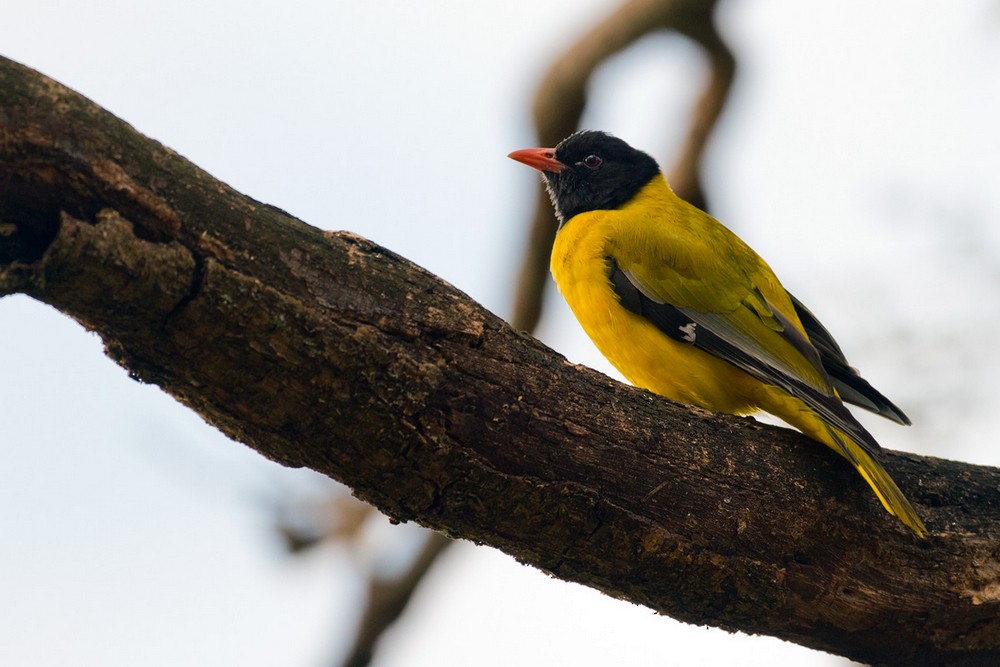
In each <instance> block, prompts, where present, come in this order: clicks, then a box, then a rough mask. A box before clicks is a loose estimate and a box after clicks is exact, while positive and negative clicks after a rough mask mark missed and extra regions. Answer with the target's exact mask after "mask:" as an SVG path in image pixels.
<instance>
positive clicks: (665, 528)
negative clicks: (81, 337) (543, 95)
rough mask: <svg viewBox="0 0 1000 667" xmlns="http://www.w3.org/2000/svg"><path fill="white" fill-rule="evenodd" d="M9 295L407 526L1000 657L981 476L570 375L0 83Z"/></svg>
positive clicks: (850, 628)
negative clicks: (901, 518)
mask: <svg viewBox="0 0 1000 667" xmlns="http://www.w3.org/2000/svg"><path fill="white" fill-rule="evenodd" d="M0 229H2V230H4V232H3V235H2V236H0V294H6V293H11V292H15V291H20V292H23V293H25V294H29V295H31V296H33V297H35V298H37V299H40V300H42V301H45V302H46V303H49V304H52V305H53V306H55V307H57V308H58V309H60V310H61V311H63V312H64V313H67V314H69V315H71V316H72V317H74V318H76V319H77V320H78V321H80V322H82V323H83V324H84V325H85V326H87V327H88V328H90V329H92V330H94V331H96V332H98V333H99V334H100V335H101V336H102V338H103V339H104V341H105V344H106V348H107V353H108V354H109V356H111V357H112V358H113V359H115V360H116V361H117V362H118V363H120V364H121V365H122V366H124V367H125V368H126V369H128V371H129V372H130V373H131V374H132V376H133V377H135V378H137V379H139V380H141V381H144V382H152V383H155V384H157V385H159V386H160V387H162V388H163V389H164V391H166V392H168V393H169V394H171V395H172V396H174V397H175V398H177V400H179V401H181V402H183V403H184V404H185V405H188V406H190V407H191V408H192V409H194V410H196V411H197V412H198V413H199V414H200V415H202V416H203V417H204V418H205V419H206V420H207V421H208V422H209V423H211V424H213V425H215V426H216V427H218V428H219V429H220V430H222V431H223V432H224V433H226V434H227V435H229V436H230V437H232V438H233V439H235V440H239V441H241V442H244V443H246V444H247V445H249V446H251V447H253V448H254V449H256V450H257V451H259V452H261V453H262V454H264V455H265V456H267V457H269V458H271V459H273V460H275V461H278V462H280V463H283V464H285V465H289V466H308V467H310V468H313V469H315V470H318V471H320V472H322V473H324V474H327V475H329V476H331V477H333V478H335V479H338V480H341V481H343V482H345V483H346V484H348V485H350V486H351V487H352V488H353V489H354V491H355V493H356V494H357V495H358V496H359V497H360V498H362V499H364V500H367V501H368V502H371V503H372V504H374V505H376V506H377V507H378V508H379V509H381V510H382V511H383V512H385V513H386V514H388V515H389V516H391V517H394V518H396V519H398V520H400V521H409V520H413V521H418V522H419V523H421V524H423V525H426V526H429V527H431V528H434V529H436V530H439V531H442V532H445V533H447V534H449V535H451V536H455V537H463V538H465V539H469V540H472V541H475V542H479V543H485V544H489V545H492V546H495V547H497V548H499V549H502V550H503V551H506V552H507V553H509V554H512V555H514V556H515V557H517V558H518V559H520V560H521V561H523V562H525V563H529V564H531V565H534V566H535V567H538V568H540V569H542V570H544V571H546V572H549V573H551V574H552V575H553V576H556V577H559V578H561V579H565V580H568V581H576V582H580V583H583V584H586V585H588V586H592V587H594V588H597V589H599V590H602V591H604V592H606V593H607V594H609V595H612V596H615V597H619V598H623V599H628V600H631V601H633V602H636V603H638V604H643V605H646V606H649V607H650V608H652V609H655V610H657V611H659V612H661V613H664V614H669V615H670V616H673V617H675V618H678V619H680V620H683V621H687V622H690V623H697V624H709V625H714V626H718V627H722V628H726V629H729V630H743V631H745V632H750V633H763V634H769V635H774V636H776V637H781V638H784V639H787V640H790V641H794V642H797V643H800V644H803V645H805V646H810V647H814V648H818V649H822V650H827V651H831V652H834V653H838V654H841V655H845V656H847V657H850V658H853V659H855V660H861V661H865V662H874V663H881V662H885V663H906V664H931V663H934V664H941V663H952V664H962V663H965V664H983V663H984V662H989V661H997V660H1000V614H998V611H1000V564H998V553H1000V521H998V520H1000V470H996V469H992V468H985V467H980V466H972V465H967V464H961V463H955V462H951V461H944V460H938V459H931V458H922V457H917V456H912V455H903V454H893V453H888V454H887V456H886V465H887V468H888V469H889V470H890V471H891V473H892V475H893V477H894V478H895V479H896V480H897V481H898V482H899V484H900V486H901V487H902V488H903V489H904V490H905V492H906V493H907V495H908V497H909V498H910V499H911V500H912V501H913V502H914V503H915V504H916V505H917V506H918V507H919V511H920V513H921V515H922V516H923V517H924V519H925V520H926V522H927V525H928V527H929V528H930V529H931V531H932V534H931V536H930V537H929V538H928V539H926V540H918V539H915V538H914V537H913V535H912V534H911V533H910V532H909V531H907V530H906V529H905V528H903V527H902V526H901V525H899V523H898V522H897V521H895V520H894V519H893V518H892V517H890V516H888V515H887V514H886V513H885V512H884V511H882V509H881V507H879V506H878V504H877V501H875V499H874V498H873V497H872V495H871V494H870V493H869V492H868V489H867V487H866V485H865V484H864V482H863V481H862V480H861V479H860V478H858V477H857V475H855V474H854V473H853V472H852V470H850V468H849V466H848V465H846V464H845V463H844V462H843V461H842V460H841V459H839V458H838V457H837V456H836V455H835V454H834V453H833V452H830V451H828V450H827V449H826V448H824V447H820V446H817V445H816V444H815V443H813V442H812V441H809V440H807V439H805V438H804V437H803V436H801V435H799V434H797V433H795V432H792V431H788V430H785V429H779V428H774V427H769V426H763V425H760V424H757V423H756V422H754V421H752V420H749V419H740V418H736V417H728V416H720V415H713V414H710V413H707V412H705V411H702V410H698V409H695V408H691V407H687V406H682V405H678V404H674V403H671V402H669V401H666V400H664V399H662V398H659V397H656V396H653V395H650V394H648V393H646V392H642V391H639V390H636V389H633V388H630V387H626V386H624V385H622V384H620V383H618V382H614V381H612V380H610V379H608V378H606V377H604V376H602V375H600V374H599V373H596V372H593V371H591V370H588V369H586V368H580V367H575V366H572V365H570V364H568V363H567V362H566V361H565V360H564V359H562V358H561V357H559V356H558V355H557V354H555V353H553V352H552V351H551V350H549V349H548V348H546V347H545V346H544V345H542V344H541V343H539V342H538V341H536V340H534V339H533V338H530V337H528V336H525V335H522V334H519V333H518V332H517V331H515V330H513V329H512V328H511V327H509V326H508V325H506V324H505V323H504V322H503V321H501V320H500V319H499V318H497V317H495V316H494V315H492V314H491V313H489V312H487V311H486V310H485V309H483V308H482V307H480V306H479V305H477V304H476V303H474V302H473V301H471V300H470V299H469V298H468V297H467V296H466V295H464V294H462V293H461V292H460V291H458V290H456V289H455V288H453V287H451V286H450V285H448V284H446V283H444V282H443V281H441V280H440V279H438V278H436V277H434V276H433V275H430V274H429V273H427V272H426V271H424V270H422V269H420V268H419V267H417V266H414V265H413V264H411V263H410V262H408V261H406V260H404V259H402V258H401V257H399V256H397V255H395V254H393V253H392V252H390V251H388V250H386V249H384V248H381V247H379V246H377V245H375V244H373V243H371V242H369V241H366V240H364V239H362V238H359V237H357V236H355V235H353V234H350V233H347V232H337V233H328V234H324V233H322V232H320V231H319V230H317V229H315V228H313V227H310V226H308V225H306V224H305V223H303V222H301V221H299V220H296V219H295V218H292V217H291V216H289V215H287V214H285V213H284V212H282V211H280V210H278V209H276V208H274V207H271V206H267V205H265V204H261V203H259V202H256V201H254V200H252V199H250V198H249V197H246V196H244V195H241V194H239V193H237V192H235V191H233V190H232V189H230V188H229V187H228V186H226V185H224V184H222V183H219V182H218V181H216V180H214V179H212V178H211V176H209V175H208V174H206V173H205V172H203V171H201V170H199V169H198V168H197V167H195V166H194V165H192V164H191V163H189V162H187V161H186V160H184V159H183V158H181V157H180V156H178V155H177V154H176V153H173V152H172V151H170V150H169V149H166V148H164V147H163V146H161V145H160V144H158V143H156V142H155V141H152V140H150V139H147V138H146V137H143V136H142V135H140V134H139V133H138V132H136V131H135V130H134V129H132V128H131V127H130V126H128V125H127V124H125V123H123V122H122V121H120V120H118V119H116V118H115V117H113V116H112V115H111V114H109V113H107V112H106V111H104V110H102V109H100V108H98V107H97V106H95V105H94V104H92V103H91V102H89V101H88V100H86V99H84V98H83V97H81V96H79V95H77V94H75V93H73V92H72V91H70V90H68V89H66V88H64V87H62V86H61V85H59V84H57V83H55V82H53V81H51V80H50V79H47V78H45V77H43V76H41V75H39V74H37V73H35V72H33V71H31V70H29V69H27V68H25V67H22V66H20V65H17V64H15V63H12V62H10V61H6V60H0Z"/></svg>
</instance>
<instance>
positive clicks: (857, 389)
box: [788, 294, 911, 425]
mask: <svg viewBox="0 0 1000 667" xmlns="http://www.w3.org/2000/svg"><path fill="white" fill-rule="evenodd" d="M788 296H789V298H791V300H792V305H793V306H794V307H795V314H796V315H798V317H799V321H800V322H801V323H802V326H803V328H805V330H806V334H807V335H808V336H809V340H810V342H812V344H813V346H814V347H815V348H816V350H817V351H818V352H819V357H820V361H821V362H822V364H823V368H825V369H826V372H827V374H828V375H829V376H830V381H831V382H832V383H833V386H834V388H836V390H837V393H838V394H840V398H842V399H843V400H844V401H846V402H848V403H851V404H853V405H856V406H858V407H860V408H864V409H865V410H869V411H871V412H874V413H875V414H877V415H881V416H883V417H885V418H886V419H891V420H892V421H894V422H896V423H898V424H906V425H909V424H910V423H911V422H910V418H909V417H907V416H906V415H905V414H904V413H903V411H902V410H900V409H899V408H898V407H896V405H895V404H894V403H893V402H892V401H890V400H889V399H888V398H886V397H885V396H883V395H882V393H881V392H880V391H878V390H877V389H875V387H873V386H871V385H870V384H869V383H868V381H867V380H865V379H864V378H863V377H861V375H860V374H859V373H858V370H857V369H856V368H853V367H852V366H851V365H850V364H849V363H848V362H847V359H846V358H845V357H844V353H843V352H841V350H840V346H839V345H837V341H835V340H834V339H833V336H832V335H831V334H830V332H829V331H827V330H826V327H824V326H823V324H822V323H821V322H820V321H819V320H818V319H816V316H815V315H813V314H812V312H810V310H809V309H808V308H806V307H805V306H803V305H802V302H801V301H799V300H798V299H796V298H795V296H793V295H792V294H788Z"/></svg>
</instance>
